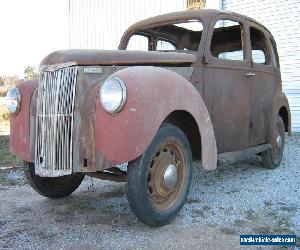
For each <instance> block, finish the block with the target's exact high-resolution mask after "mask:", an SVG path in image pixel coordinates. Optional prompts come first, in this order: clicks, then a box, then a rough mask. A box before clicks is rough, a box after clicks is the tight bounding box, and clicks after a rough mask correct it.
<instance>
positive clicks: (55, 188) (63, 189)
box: [24, 162, 84, 198]
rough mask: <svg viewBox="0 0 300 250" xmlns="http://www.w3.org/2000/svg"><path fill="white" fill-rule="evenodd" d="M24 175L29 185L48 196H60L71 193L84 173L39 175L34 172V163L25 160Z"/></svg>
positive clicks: (79, 182)
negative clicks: (51, 175) (57, 175)
mask: <svg viewBox="0 0 300 250" xmlns="http://www.w3.org/2000/svg"><path fill="white" fill-rule="evenodd" d="M24 165H25V176H26V178H27V180H28V182H29V184H30V186H31V187H32V188H33V189H34V190H35V191H36V192H38V193H39V194H40V195H43V196H45V197H48V198H62V197H66V196H68V195H70V194H71V193H73V192H74V191H75V190H76V189H77V188H78V187H79V185H80V184H81V182H82V180H83V178H84V175H82V174H79V173H78V174H72V175H66V176H60V177H41V176H39V175H36V174H35V171H34V164H33V163H29V162H25V163H24Z"/></svg>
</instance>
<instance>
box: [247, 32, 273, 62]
mask: <svg viewBox="0 0 300 250" xmlns="http://www.w3.org/2000/svg"><path fill="white" fill-rule="evenodd" d="M250 38H251V52H252V61H253V62H254V63H259V64H267V63H269V60H268V58H267V55H268V50H267V40H266V38H265V35H264V34H263V32H261V31H260V30H258V29H256V28H253V27H250Z"/></svg>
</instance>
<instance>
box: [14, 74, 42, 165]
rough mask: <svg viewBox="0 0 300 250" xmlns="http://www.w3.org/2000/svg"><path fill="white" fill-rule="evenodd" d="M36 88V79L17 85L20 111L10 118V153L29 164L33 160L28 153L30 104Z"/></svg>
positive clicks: (29, 148)
mask: <svg viewBox="0 0 300 250" xmlns="http://www.w3.org/2000/svg"><path fill="white" fill-rule="evenodd" d="M37 86H38V80H37V79H36V80H31V81H24V82H21V83H19V84H18V85H17V87H18V89H19V90H20V92H21V109H20V111H19V112H18V113H17V114H16V115H12V116H11V118H10V131H11V133H10V151H11V152H12V153H13V154H14V155H16V156H18V157H20V158H22V159H23V160H26V161H29V162H31V161H32V160H33V159H31V158H32V157H31V152H30V150H31V147H30V124H29V120H30V119H29V118H30V103H31V97H32V94H33V92H34V90H35V89H36V87H37Z"/></svg>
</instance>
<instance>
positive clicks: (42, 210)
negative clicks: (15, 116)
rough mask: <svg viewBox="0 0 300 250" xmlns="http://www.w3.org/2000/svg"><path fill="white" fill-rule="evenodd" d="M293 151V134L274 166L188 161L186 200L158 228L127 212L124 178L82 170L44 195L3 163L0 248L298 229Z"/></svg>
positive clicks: (298, 148)
mask: <svg viewBox="0 0 300 250" xmlns="http://www.w3.org/2000/svg"><path fill="white" fill-rule="evenodd" d="M299 152H300V136H293V137H290V138H288V139H287V145H286V149H285V154H284V159H283V162H282V164H281V166H280V167H279V168H277V169H275V170H266V169H263V168H260V161H259V158H258V157H253V158H251V159H249V160H247V161H243V162H240V163H237V164H232V165H229V166H224V167H221V168H219V169H218V170H216V171H213V172H204V171H202V170H200V168H199V163H198V162H195V163H194V165H195V168H194V169H195V170H194V178H193V182H192V185H191V190H190V194H189V197H188V199H187V202H186V204H185V206H184V207H183V209H182V210H181V212H180V214H179V216H178V217H177V218H176V219H175V221H174V222H173V223H171V224H170V225H168V226H165V227H162V228H149V227H147V226H145V225H144V224H142V223H141V222H139V221H138V220H137V219H136V218H135V217H134V215H133V214H132V213H131V211H130V208H129V205H128V202H127V200H126V187H125V184H123V183H113V182H108V181H101V180H96V179H93V187H91V183H92V181H91V178H89V177H86V178H85V180H84V182H83V183H82V185H81V186H80V188H79V189H78V190H77V191H76V192H75V193H74V194H73V195H71V196H70V197H67V198H64V199H59V200H50V199H47V198H43V197H41V196H39V195H38V194H36V193H35V192H34V191H33V190H32V189H31V187H29V185H28V184H27V181H26V180H25V178H24V175H23V172H22V169H14V170H2V171H0V216H1V217H0V249H2V248H19V249H45V248H53V249H54V248H55V249H56V248H60V249H74V248H76V249H78V248H80V249H116V248H117V249H144V248H148V249H240V246H239V235H240V234H247V233H252V234H263V233H279V234H284V233H285V234H296V235H298V236H299V235H300V202H299V201H300V193H299V186H300V169H299V167H300V166H299V164H300V154H299ZM298 242H299V238H298ZM298 244H299V243H298ZM242 249H259V248H246V247H242ZM263 249H279V248H278V247H276V248H272V247H264V248H263Z"/></svg>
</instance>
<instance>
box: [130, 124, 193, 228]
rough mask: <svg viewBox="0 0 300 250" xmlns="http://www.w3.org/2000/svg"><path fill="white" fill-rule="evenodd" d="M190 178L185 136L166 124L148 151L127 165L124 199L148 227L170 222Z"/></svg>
mask: <svg viewBox="0 0 300 250" xmlns="http://www.w3.org/2000/svg"><path fill="white" fill-rule="evenodd" d="M191 178H192V153H191V148H190V145H189V142H188V140H187V138H186V136H185V134H184V133H183V132H182V131H181V130H180V129H179V128H177V127H175V126H173V125H170V124H165V125H163V126H162V127H161V128H160V129H159V130H158V131H157V134H156V136H155V137H154V139H153V141H152V143H151V144H150V146H149V147H148V148H147V150H146V151H145V152H144V153H143V154H142V155H141V156H140V157H139V158H138V159H136V160H135V161H133V162H130V163H129V165H128V179H127V197H128V201H129V205H130V207H131V209H132V211H133V213H134V214H135V215H136V216H137V217H138V218H139V219H140V220H141V221H142V222H144V223H145V224H147V225H149V226H162V225H165V224H168V223H169V222H171V221H172V220H173V219H174V218H175V217H176V215H177V214H178V212H179V211H180V209H181V208H182V206H183V204H184V202H185V200H186V197H187V195H188V191H189V187H190V184H191Z"/></svg>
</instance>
